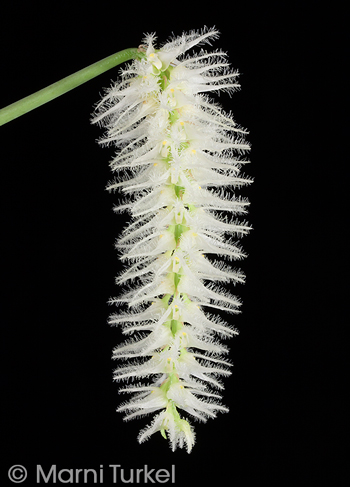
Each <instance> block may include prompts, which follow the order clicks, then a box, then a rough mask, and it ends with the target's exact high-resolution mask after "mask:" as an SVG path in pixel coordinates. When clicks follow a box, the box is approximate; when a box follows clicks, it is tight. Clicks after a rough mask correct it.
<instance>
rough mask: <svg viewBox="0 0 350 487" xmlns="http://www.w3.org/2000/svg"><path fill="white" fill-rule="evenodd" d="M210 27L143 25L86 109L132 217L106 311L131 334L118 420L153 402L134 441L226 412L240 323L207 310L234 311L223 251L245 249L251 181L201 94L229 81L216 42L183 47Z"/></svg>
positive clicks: (234, 132)
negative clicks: (115, 290)
mask: <svg viewBox="0 0 350 487" xmlns="http://www.w3.org/2000/svg"><path fill="white" fill-rule="evenodd" d="M217 36H218V32H217V31H216V30H215V29H204V30H203V31H202V32H190V33H189V34H183V35H182V36H180V37H177V38H173V39H171V40H170V41H168V42H167V43H166V44H164V45H163V46H162V47H161V48H160V49H157V48H156V47H155V44H154V43H155V36H154V35H148V36H147V37H146V38H145V40H144V44H143V47H142V50H143V52H144V55H143V57H142V58H140V59H135V60H134V61H133V62H132V63H131V64H130V65H129V66H128V67H127V68H126V69H125V70H123V71H122V76H121V80H120V81H118V82H117V83H116V84H114V85H113V86H112V87H111V88H110V89H109V90H108V91H107V93H106V95H105V96H104V98H103V99H102V101H101V102H100V103H99V104H98V105H97V108H96V112H95V116H94V122H95V123H99V124H101V125H102V126H104V127H105V128H106V134H105V136H104V138H103V139H102V140H101V142H102V143H103V144H114V145H116V146H117V147H118V152H117V153H116V155H115V157H114V159H113V160H112V161H111V168H112V170H113V171H114V172H115V173H116V179H115V180H114V181H112V182H110V184H109V186H108V189H110V190H121V191H122V192H123V193H124V194H125V195H126V198H125V200H123V201H121V202H120V204H119V205H118V206H117V207H116V211H128V212H129V213H130V214H131V217H132V220H131V222H130V223H129V225H128V226H127V227H126V228H125V229H124V231H123V232H122V234H121V236H120V238H119V240H118V243H117V248H118V249H119V250H120V252H121V260H122V262H123V263H125V268H124V270H123V271H122V272H121V274H120V275H119V276H118V277H117V283H119V284H120V285H124V286H125V289H124V293H123V294H122V295H121V296H120V297H118V298H113V299H111V303H114V304H117V305H118V307H119V306H122V304H123V303H126V305H127V309H126V310H125V311H122V312H119V313H116V314H113V315H112V316H111V317H110V320H109V321H110V323H111V324H115V325H117V324H120V325H121V326H122V327H123V333H124V334H125V335H127V336H129V338H128V339H127V340H126V341H125V342H124V343H123V344H121V345H119V346H117V347H116V348H115V350H114V357H115V358H118V359H123V360H126V363H124V364H123V365H121V366H119V367H118V368H117V369H116V370H115V379H116V380H118V381H121V380H125V381H128V382H129V384H127V385H126V386H125V387H124V388H123V389H121V392H124V393H131V394H133V396H132V398H131V399H129V401H126V402H124V403H123V404H122V405H121V406H120V407H119V409H118V410H119V411H121V412H125V413H126V416H125V419H126V420H129V419H132V418H135V417H139V416H144V415H147V414H151V413H156V416H155V417H154V419H153V421H152V423H151V424H150V425H149V426H148V427H146V428H145V429H143V430H142V431H141V433H140V435H139V441H140V442H143V441H144V440H146V439H148V438H149V437H150V436H151V435H152V434H153V433H155V432H156V431H160V432H161V434H162V435H163V436H164V437H165V438H168V439H169V441H170V444H171V447H172V449H173V450H174V449H175V448H176V447H184V446H186V447H187V451H188V452H190V451H191V449H192V447H193V444H194V441H195V434H194V430H193V426H192V425H191V424H190V421H189V418H190V417H192V418H193V419H194V420H200V421H206V420H207V419H208V418H214V417H215V416H216V414H217V413H218V412H226V411H228V409H227V407H225V406H223V405H222V404H221V403H220V399H221V396H220V395H219V394H218V393H217V390H222V389H223V383H222V380H221V377H222V376H228V375H229V374H230V370H229V367H230V365H231V364H230V362H229V360H227V359H225V358H224V355H225V354H226V353H227V352H228V348H227V347H226V346H225V345H223V344H222V343H221V341H220V337H231V336H233V335H236V334H237V333H238V332H237V331H236V329H235V328H234V327H233V326H232V325H229V324H227V323H226V322H224V321H223V319H222V318H221V316H219V315H215V314H212V312H215V311H216V310H218V311H219V312H220V311H228V312H229V313H237V312H238V308H239V306H240V301H239V299H238V298H237V297H236V296H234V295H232V294H231V293H230V292H228V291H226V290H225V289H224V287H223V286H222V284H224V283H227V282H230V281H231V282H233V283H243V282H244V274H243V272H242V271H240V270H238V269H235V268H232V267H231V266H230V265H229V264H226V263H225V262H224V261H223V260H222V259H223V258H226V259H227V260H228V261H232V260H239V259H241V258H243V257H244V252H243V251H242V249H241V247H240V245H238V243H237V241H236V240H235V239H236V238H238V237H240V236H242V235H245V234H247V233H248V231H249V230H250V226H249V225H248V224H247V223H246V222H245V221H240V220H238V219H237V217H238V216H239V215H244V214H245V213H246V212H247V205H248V202H247V200H245V199H243V198H241V197H239V196H237V195H236V194H235V193H234V192H233V191H232V190H233V189H235V188H240V187H241V186H243V185H245V184H247V183H250V179H249V178H247V177H245V176H243V175H242V174H241V172H240V171H241V167H242V165H243V164H244V163H245V162H247V161H246V160H245V159H244V158H243V156H244V153H245V152H246V151H247V150H249V144H248V143H247V142H246V141H245V139H244V137H245V134H246V131H245V130H244V129H242V128H241V127H240V126H238V125H237V124H236V123H235V122H234V120H233V118H232V116H231V114H227V113H225V112H224V111H223V109H222V108H221V107H220V106H219V104H218V103H216V102H214V101H213V100H211V99H210V98H209V96H208V94H207V93H209V92H217V91H226V92H229V93H231V92H233V91H235V90H237V89H238V88H239V85H238V83H237V76H238V73H237V72H236V71H232V70H231V69H230V68H229V65H228V63H227V60H226V55H225V53H224V52H222V51H219V50H216V51H212V52H207V51H204V50H200V51H199V52H197V53H196V54H192V55H189V54H188V53H187V52H188V51H189V50H190V49H192V48H193V47H195V46H198V45H202V44H204V43H210V40H212V39H216V38H217Z"/></svg>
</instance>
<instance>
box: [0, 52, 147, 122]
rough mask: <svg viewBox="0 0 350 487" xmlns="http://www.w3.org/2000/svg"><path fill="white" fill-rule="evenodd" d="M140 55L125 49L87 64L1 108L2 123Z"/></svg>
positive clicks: (0, 120)
mask: <svg viewBox="0 0 350 487" xmlns="http://www.w3.org/2000/svg"><path fill="white" fill-rule="evenodd" d="M139 56H140V51H139V50H138V49H137V48H129V49H124V50H123V51H120V52H117V53H115V54H112V55H111V56H108V57H106V58H104V59H101V60H100V61H98V62H96V63H94V64H91V65H90V66H87V67H86V68H84V69H81V70H80V71H77V72H76V73H74V74H71V75H70V76H67V77H66V78H63V79H61V80H60V81H57V82H56V83H53V84H51V85H49V86H47V87H46V88H43V89H42V90H39V91H37V92H36V93H33V94H31V95H29V96H27V97H25V98H22V99H21V100H19V101H17V102H15V103H12V104H11V105H9V106H7V107H5V108H2V109H1V110H0V125H4V124H5V123H7V122H10V121H11V120H14V119H15V118H18V117H20V116H21V115H24V114H25V113H28V112H30V111H31V110H34V109H35V108H38V107H40V106H41V105H44V104H45V103H47V102H49V101H52V100H54V99H55V98H57V97H59V96H61V95H63V94H64V93H67V92H68V91H70V90H72V89H74V88H76V87H78V86H80V85H82V84H83V83H86V82H87V81H89V80H91V79H93V78H95V76H98V75H100V74H102V73H104V72H105V71H108V70H109V69H111V68H114V67H115V66H118V65H119V64H121V63H124V62H126V61H130V60H131V59H134V58H137V57H139Z"/></svg>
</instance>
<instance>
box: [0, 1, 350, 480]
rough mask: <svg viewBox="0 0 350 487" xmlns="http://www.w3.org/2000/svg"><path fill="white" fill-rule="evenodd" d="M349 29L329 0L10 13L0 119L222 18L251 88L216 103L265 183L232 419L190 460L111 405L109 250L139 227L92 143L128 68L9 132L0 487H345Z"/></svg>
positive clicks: (2, 133)
mask: <svg viewBox="0 0 350 487" xmlns="http://www.w3.org/2000/svg"><path fill="white" fill-rule="evenodd" d="M218 5H219V4H218ZM343 20H344V12H343V11H341V10H340V9H338V5H337V4H336V3H332V4H331V5H328V6H327V7H325V8H323V9H322V7H320V3H319V2H293V4H292V6H289V7H288V6H283V4H282V3H281V2H275V3H273V2H272V3H265V2H261V3H259V4H258V5H255V4H252V5H251V4H248V3H245V4H238V2H237V4H236V3H234V2H229V3H227V4H226V5H222V4H220V7H219V6H218V7H217V6H216V5H210V4H208V6H203V4H202V3H201V4H198V5H197V4H192V6H190V5H186V4H185V3H184V4H183V3H181V2H176V3H175V2H173V3H169V4H166V3H161V4H160V3H157V4H155V3H152V4H149V5H148V4H146V3H142V4H141V3H131V2H130V3H129V4H126V5H121V3H120V2H72V3H70V4H67V5H64V4H62V3H55V4H49V3H45V4H40V3H38V2H31V3H30V5H29V4H28V3H24V2H19V3H17V4H16V6H14V7H13V8H7V9H6V10H4V11H3V12H2V21H1V22H2V29H1V32H0V36H1V64H2V70H1V71H2V76H1V100H0V104H1V105H2V106H6V105H8V104H10V103H12V102H14V101H17V100H18V99H20V98H22V97H24V96H26V95H29V94H31V93H32V92H34V91H37V90H39V89H41V88H43V87H45V86H47V85H48V84H50V83H53V82H55V81H57V80H59V79H61V78H63V77H64V76H67V75H69V74H71V73H73V72H75V71H77V70H78V69H81V68H83V67H85V66H87V65H89V64H92V63H93V62H96V61H98V60H99V59H102V58H104V57H106V56H108V55H110V54H112V53H113V52H116V51H119V50H121V49H125V48H127V47H137V46H138V45H139V44H140V43H141V41H142V38H143V34H144V33H147V32H156V33H157V36H158V39H159V42H160V43H162V42H164V41H166V40H167V39H168V37H169V36H170V35H171V34H172V33H174V34H176V35H180V34H181V33H182V32H183V31H188V30H191V29H200V28H202V27H203V26H204V25H207V26H209V27H210V26H214V25H215V26H216V27H217V28H218V29H219V30H220V31H221V37H220V39H219V40H218V41H216V42H215V44H214V48H221V49H223V50H226V51H227V52H228V54H229V60H230V62H231V64H232V66H233V67H234V68H237V69H239V71H240V72H241V73H242V74H241V76H240V82H241V85H242V90H241V91H240V92H238V93H235V94H234V95H233V96H232V98H230V97H229V96H227V95H225V94H222V95H221V96H220V102H221V103H222V104H223V106H224V108H225V109H226V110H227V111H230V110H232V111H233V113H234V115H235V119H236V120H237V121H238V123H240V124H241V125H243V126H244V127H247V128H248V129H249V130H250V135H249V140H250V142H251V143H252V151H251V156H250V158H251V161H252V164H250V165H249V167H247V171H246V172H247V174H249V175H251V176H252V177H254V179H255V182H254V185H253V186H251V187H249V188H246V189H244V190H243V191H242V194H243V195H245V196H247V197H248V198H249V199H250V201H251V209H250V214H249V221H250V222H251V223H252V225H253V227H254V231H253V232H252V233H251V235H250V236H248V237H245V238H244V240H243V241H242V244H243V247H244V249H245V250H246V251H247V252H248V254H249V257H248V258H247V259H246V260H245V261H244V262H242V266H241V267H242V269H243V270H244V271H245V273H246V274H247V282H246V284H245V285H244V286H239V287H238V288H237V289H236V290H235V291H236V292H237V294H238V295H239V296H241V298H242V300H243V303H244V304H243V308H242V311H243V312H242V314H241V315H239V316H238V317H236V318H234V320H235V325H236V327H237V328H238V329H239V330H240V335H239V337H237V338H235V339H233V340H231V342H230V347H231V352H230V358H231V359H232V361H233V362H234V364H235V367H234V368H233V374H232V376H231V377H230V378H229V379H227V380H225V386H226V388H225V392H224V400H223V402H224V403H225V404H226V405H228V406H229V407H230V412H229V413H228V414H224V415H219V416H218V418H217V419H215V420H209V421H208V422H207V423H206V424H199V423H195V427H196V432H197V443H196V445H195V447H194V449H193V451H192V453H191V454H190V455H188V454H187V453H186V451H184V450H177V451H176V452H175V453H172V452H171V450H170V449H169V448H168V445H167V443H166V442H165V440H163V438H162V437H161V436H160V435H159V434H157V435H155V436H153V437H152V438H151V439H150V440H149V441H148V442H146V443H144V444H142V445H139V444H138V443H137V441H136V437H137V434H138V431H139V430H140V429H141V428H143V427H144V426H145V424H148V422H149V420H150V418H146V419H144V420H135V421H133V422H130V423H124V422H123V420H122V415H120V414H117V413H116V412H115V409H116V407H117V406H118V404H119V402H120V400H121V397H120V396H119V394H118V385H117V384H115V383H113V381H112V371H113V367H114V363H113V362H112V361H111V350H112V348H113V347H114V346H115V345H116V344H117V343H118V342H119V341H120V340H121V334H120V331H119V330H118V329H116V328H110V327H109V326H108V325H107V324H106V320H107V317H108V315H109V313H110V312H111V311H112V310H111V309H110V308H109V307H108V306H107V304H106V302H107V300H108V298H109V297H110V296H114V295H116V294H118V289H117V288H116V287H115V285H114V275H115V274H116V273H117V271H118V266H119V263H118V259H117V252H116V251H115V250H114V247H113V246H114V240H115V238H116V237H117V235H118V233H119V231H120V229H121V228H122V227H123V225H124V223H125V221H126V217H124V216H123V217H120V216H116V215H115V214H113V212H112V207H113V204H114V203H115V202H116V199H117V196H113V195H110V194H108V193H107V192H106V191H105V190H104V188H105V185H106V183H107V181H108V180H109V179H110V178H111V174H110V171H109V167H108V161H109V160H110V158H111V156H112V154H113V149H102V148H101V147H99V146H98V145H97V144H96V142H95V141H96V139H97V138H98V137H99V136H100V135H101V131H100V130H99V129H98V128H97V127H94V126H92V125H91V124H90V121H89V120H90V114H91V112H92V109H93V105H94V104H95V103H96V102H97V101H98V100H99V98H100V94H102V93H103V88H104V87H107V86H109V84H110V81H111V80H113V79H115V78H116V77H117V74H118V69H119V68H116V69H114V70H112V71H110V72H107V73H105V74H103V75H101V76H99V77H98V78H95V79H94V80H92V81H90V82H88V83H86V84H85V85H83V86H81V87H79V88H77V89H75V90H73V91H72V92H70V93H68V94H66V95H64V96H62V97H60V98H58V99H56V100H54V101H52V102H50V103H49V104H47V105H45V106H43V107H40V108H38V109H36V110H34V111H33V112H31V113H29V114H27V115H24V116H22V117H20V118H18V119H17V120H14V121H12V122H10V123H8V124H7V125H5V126H3V127H1V128H0V140H1V145H0V151H1V200H2V202H1V214H2V216H1V231H2V239H1V240H2V242H1V243H2V251H1V270H2V272H1V274H2V293H1V298H2V299H1V301H2V304H1V330H2V333H1V334H2V358H3V365H2V387H1V390H2V401H1V402H2V408H3V412H2V415H1V417H2V421H3V426H2V443H3V447H4V449H5V455H4V454H3V456H2V462H1V463H2V468H1V470H2V472H1V475H2V478H3V481H2V485H7V484H9V485H10V482H9V480H8V478H7V471H8V469H9V468H10V467H11V466H12V465H14V464H21V465H24V466H25V467H26V468H27V470H28V479H27V480H26V481H25V483H24V485H25V484H26V483H28V482H29V481H30V478H31V479H32V483H33V482H34V478H35V468H36V467H35V466H36V465H37V464H39V465H42V466H43V467H44V468H49V467H50V466H51V465H53V464H56V465H57V467H58V468H95V469H99V466H100V465H104V467H105V472H107V470H108V465H109V464H120V465H122V467H124V468H135V469H136V468H141V467H142V466H143V465H144V464H147V465H148V466H149V467H150V468H156V469H159V468H170V466H171V465H172V464H175V465H176V483H178V484H180V483H182V485H185V486H187V485H193V484H197V483H198V484H199V483H204V482H205V481H206V480H208V479H209V480H210V479H215V481H216V483H217V484H219V485H221V484H223V483H227V482H229V483H231V484H232V485H237V486H245V485H275V484H276V485H300V484H301V483H304V482H305V483H306V484H307V485H309V486H314V485H315V486H316V485H317V486H318V485H327V486H333V485H336V486H339V485H345V484H344V483H343V482H345V480H346V478H347V455H346V446H347V442H346V437H347V434H346V428H347V427H348V420H347V414H346V412H347V411H346V403H345V391H344V390H345V378H344V369H345V367H346V365H347V363H348V360H347V343H346V341H345V330H346V324H347V323H348V319H347V320H346V318H345V316H346V315H345V302H346V300H347V294H346V286H347V281H346V279H345V276H346V275H347V272H348V267H347V254H346V252H345V242H344V240H345V232H346V227H347V221H346V218H345V217H343V216H342V211H343V209H344V208H345V205H346V201H347V199H348V198H347V194H348V191H347V190H346V189H345V185H344V184H343V183H345V181H346V176H345V168H346V165H347V161H346V156H345V141H346V140H347V134H348V128H349V127H348V124H347V126H346V117H345V113H346V110H345V101H346V99H345V91H343V88H344V87H345V68H346V64H347V61H346V59H347V56H346V50H345V46H346V43H348V35H347V34H346V32H347V31H346V28H345V25H344V22H343ZM105 475H106V480H105V482H104V484H106V485H108V484H109V481H110V478H109V477H108V475H107V473H106V474H105ZM80 483H82V482H80ZM11 485H13V484H11Z"/></svg>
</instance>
